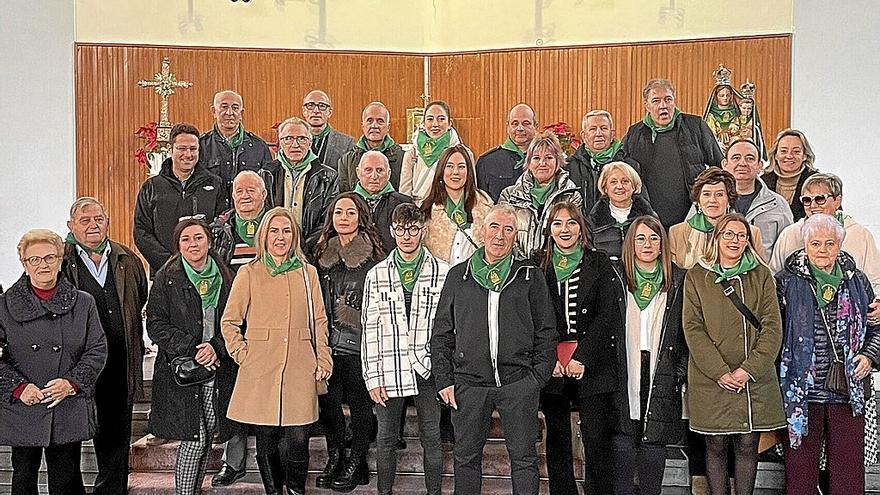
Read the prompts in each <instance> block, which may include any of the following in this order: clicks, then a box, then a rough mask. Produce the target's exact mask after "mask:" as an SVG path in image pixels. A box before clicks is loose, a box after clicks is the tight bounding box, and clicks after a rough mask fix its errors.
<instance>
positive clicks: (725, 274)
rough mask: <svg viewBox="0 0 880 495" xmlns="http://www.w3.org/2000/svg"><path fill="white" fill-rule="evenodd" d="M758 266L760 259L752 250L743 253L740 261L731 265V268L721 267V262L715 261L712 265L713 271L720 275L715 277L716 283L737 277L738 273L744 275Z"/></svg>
mask: <svg viewBox="0 0 880 495" xmlns="http://www.w3.org/2000/svg"><path fill="white" fill-rule="evenodd" d="M757 266H758V260H757V259H756V258H755V255H753V254H752V252H751V251H746V252H744V253H743V255H742V257H740V259H739V263H737V264H736V265H734V266H732V267H730V268H721V263H715V265H714V266H713V267H712V271H713V272H715V274H716V275H718V278H716V279H715V283H716V284H717V283H719V282H721V281H722V280H724V279H730V278H733V277H736V276H737V275H743V274H745V273H747V272H749V271H751V270H752V269H754V268H755V267H757Z"/></svg>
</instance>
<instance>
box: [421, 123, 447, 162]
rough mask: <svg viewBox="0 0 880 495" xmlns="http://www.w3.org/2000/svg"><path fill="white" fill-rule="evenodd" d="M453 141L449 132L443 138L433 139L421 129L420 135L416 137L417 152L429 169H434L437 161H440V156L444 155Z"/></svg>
mask: <svg viewBox="0 0 880 495" xmlns="http://www.w3.org/2000/svg"><path fill="white" fill-rule="evenodd" d="M451 140H452V133H451V132H449V131H446V132H444V133H443V134H442V135H441V136H438V137H435V138H432V137H430V136H428V133H427V132H425V130H424V129H419V133H418V135H417V136H416V150H417V151H418V152H419V156H421V157H422V160H424V162H425V164H426V165H427V166H428V167H433V166H434V165H435V164H436V163H437V160H439V159H440V154H441V153H443V150H445V149H446V148H448V147H449V143H450V142H451Z"/></svg>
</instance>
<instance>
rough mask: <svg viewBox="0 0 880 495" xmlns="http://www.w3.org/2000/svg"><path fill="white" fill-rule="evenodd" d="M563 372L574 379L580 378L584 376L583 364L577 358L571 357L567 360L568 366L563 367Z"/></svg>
mask: <svg viewBox="0 0 880 495" xmlns="http://www.w3.org/2000/svg"><path fill="white" fill-rule="evenodd" d="M565 374H566V375H568V376H570V377H572V378H574V379H575V380H580V379H581V378H583V377H584V365H583V363H581V362H580V361H578V360H577V359H572V360H571V361H569V362H568V366H566V367H565Z"/></svg>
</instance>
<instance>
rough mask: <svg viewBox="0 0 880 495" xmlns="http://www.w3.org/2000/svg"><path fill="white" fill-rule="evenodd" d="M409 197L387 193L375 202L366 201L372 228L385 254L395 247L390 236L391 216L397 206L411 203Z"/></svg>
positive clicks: (395, 244) (396, 193) (392, 237)
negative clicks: (380, 239) (371, 219)
mask: <svg viewBox="0 0 880 495" xmlns="http://www.w3.org/2000/svg"><path fill="white" fill-rule="evenodd" d="M412 202H413V200H412V198H411V197H409V196H407V195H406V194H401V193H399V192H392V193H388V194H386V195H384V196H382V197H381V198H379V199H378V200H377V201H367V205H368V206H369V207H370V215H372V217H373V226H374V227H376V231H377V232H379V237H381V238H382V249H383V250H384V251H385V252H386V253H390V252H391V250H392V249H394V248H396V247H397V243H396V242H395V241H394V236H393V235H392V234H391V214H392V213H394V209H395V208H397V205H400V204H403V203H412Z"/></svg>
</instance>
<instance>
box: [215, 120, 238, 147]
mask: <svg viewBox="0 0 880 495" xmlns="http://www.w3.org/2000/svg"><path fill="white" fill-rule="evenodd" d="M218 132H219V131H218ZM220 135H221V136H222V135H223V134H222V133H221V134H220ZM223 141H225V142H226V144H227V145H228V146H229V147H230V148H232V149H233V151H234V150H235V148H238V146H239V145H240V144H241V142H242V141H244V126H243V125H241V124H238V130H237V131H235V134H233V135H232V137H229V138H224V139H223Z"/></svg>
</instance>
